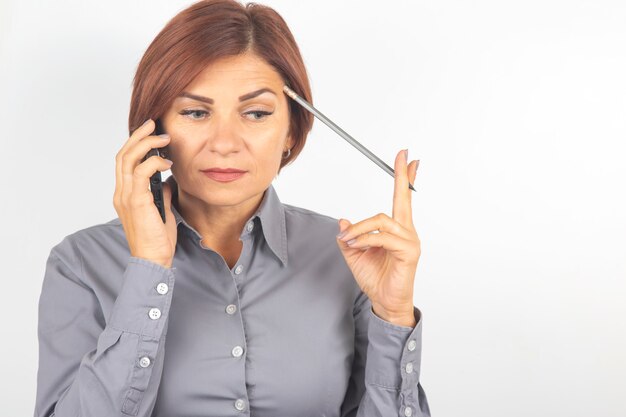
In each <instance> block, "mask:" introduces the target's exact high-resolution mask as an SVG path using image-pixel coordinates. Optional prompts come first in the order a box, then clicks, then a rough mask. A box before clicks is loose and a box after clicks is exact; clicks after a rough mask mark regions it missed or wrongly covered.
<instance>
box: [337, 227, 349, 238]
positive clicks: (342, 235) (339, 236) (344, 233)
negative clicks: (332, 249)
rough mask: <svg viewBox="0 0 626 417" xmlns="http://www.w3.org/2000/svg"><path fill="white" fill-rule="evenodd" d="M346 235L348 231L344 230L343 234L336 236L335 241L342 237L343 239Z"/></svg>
mask: <svg viewBox="0 0 626 417" xmlns="http://www.w3.org/2000/svg"><path fill="white" fill-rule="evenodd" d="M346 233H348V229H346V230H344V231H343V232H341V233H339V234H338V235H337V239H341V238H342V237H344V236H345V235H346Z"/></svg>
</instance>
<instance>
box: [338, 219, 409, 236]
mask: <svg viewBox="0 0 626 417" xmlns="http://www.w3.org/2000/svg"><path fill="white" fill-rule="evenodd" d="M344 231H345V232H346V233H345V234H344V235H343V236H341V237H338V239H339V240H341V241H343V242H347V241H348V240H350V239H353V238H355V237H357V236H361V235H363V234H372V233H375V231H378V232H379V233H381V232H385V233H389V234H393V235H396V236H399V237H401V238H402V239H406V240H414V239H415V234H414V233H413V232H411V231H410V230H407V229H405V228H404V227H402V225H401V224H400V223H398V222H397V221H395V220H394V219H392V218H391V217H389V216H387V215H386V214H385V213H378V214H377V215H375V216H373V217H370V218H368V219H365V220H362V221H360V222H358V223H355V224H352V225H350V226H348V227H347V228H346V229H345V230H344Z"/></svg>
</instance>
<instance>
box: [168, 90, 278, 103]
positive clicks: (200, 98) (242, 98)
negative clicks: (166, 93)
mask: <svg viewBox="0 0 626 417" xmlns="http://www.w3.org/2000/svg"><path fill="white" fill-rule="evenodd" d="M263 93H272V94H274V95H276V93H275V92H274V90H272V89H271V88H267V87H265V88H261V89H259V90H256V91H252V92H251V93H247V94H244V95H243V96H239V101H246V100H250V99H251V98H254V97H256V96H258V95H261V94H263ZM178 97H187V98H191V99H194V100H197V101H202V102H205V103H209V104H213V103H214V100H213V99H212V98H209V97H204V96H200V95H197V94H191V93H188V92H186V91H183V92H182V93H180V95H179V96H178Z"/></svg>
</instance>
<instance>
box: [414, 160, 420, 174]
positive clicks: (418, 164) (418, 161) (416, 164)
mask: <svg viewBox="0 0 626 417" xmlns="http://www.w3.org/2000/svg"><path fill="white" fill-rule="evenodd" d="M418 166H420V160H419V159H418V160H417V162H416V163H415V172H417V167H418Z"/></svg>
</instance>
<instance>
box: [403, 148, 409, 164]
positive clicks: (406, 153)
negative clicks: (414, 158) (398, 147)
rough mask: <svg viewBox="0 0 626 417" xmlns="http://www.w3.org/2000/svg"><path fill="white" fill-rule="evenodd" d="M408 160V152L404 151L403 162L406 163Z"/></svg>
mask: <svg viewBox="0 0 626 417" xmlns="http://www.w3.org/2000/svg"><path fill="white" fill-rule="evenodd" d="M408 159H409V150H408V149H405V150H404V162H406V161H408Z"/></svg>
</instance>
